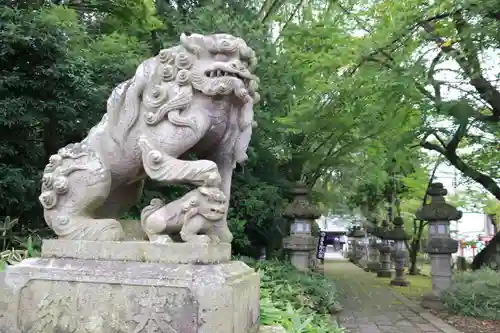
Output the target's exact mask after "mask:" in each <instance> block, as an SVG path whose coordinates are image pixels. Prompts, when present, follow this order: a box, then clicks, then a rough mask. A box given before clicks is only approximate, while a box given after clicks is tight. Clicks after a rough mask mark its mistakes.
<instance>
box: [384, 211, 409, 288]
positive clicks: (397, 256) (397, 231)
mask: <svg viewBox="0 0 500 333" xmlns="http://www.w3.org/2000/svg"><path fill="white" fill-rule="evenodd" d="M393 224H394V229H392V230H391V231H390V232H389V235H388V238H390V239H391V240H393V241H394V242H395V245H394V266H395V271H396V275H395V276H394V279H392V280H391V285H393V286H400V287H406V286H408V285H410V282H409V281H408V280H406V278H405V253H406V252H405V245H404V241H405V240H407V239H408V235H406V232H405V231H404V221H403V218H402V217H400V216H397V217H396V218H394V221H393Z"/></svg>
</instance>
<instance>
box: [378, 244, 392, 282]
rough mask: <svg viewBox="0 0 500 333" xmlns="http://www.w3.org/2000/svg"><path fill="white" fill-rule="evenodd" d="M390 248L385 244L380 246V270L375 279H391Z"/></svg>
mask: <svg viewBox="0 0 500 333" xmlns="http://www.w3.org/2000/svg"><path fill="white" fill-rule="evenodd" d="M391 250H392V248H391V246H390V245H389V243H387V242H385V244H382V245H381V246H380V249H379V251H380V269H379V270H378V271H377V277H384V278H390V277H392V270H391Z"/></svg>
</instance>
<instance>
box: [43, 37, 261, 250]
mask: <svg viewBox="0 0 500 333" xmlns="http://www.w3.org/2000/svg"><path fill="white" fill-rule="evenodd" d="M256 63H257V60H256V56H255V52H254V51H253V50H252V49H251V48H250V47H249V46H247V44H246V43H245V41H244V40H243V39H241V38H237V37H234V36H232V35H228V34H214V35H208V36H203V35H199V34H192V35H190V36H186V35H185V34H182V35H181V37H180V45H177V46H174V47H171V48H169V49H164V50H161V51H160V53H159V54H158V55H157V56H155V57H153V58H150V59H147V60H145V61H144V62H143V63H141V64H140V65H139V66H138V68H137V70H136V72H135V75H134V76H133V77H132V78H131V79H129V80H127V81H125V82H123V83H121V84H119V85H118V86H117V87H116V88H115V89H114V90H113V92H112V93H111V96H110V97H109V99H108V102H107V112H106V114H105V115H104V116H103V117H102V119H101V121H100V122H99V123H98V124H97V125H95V126H94V127H93V128H91V129H90V131H89V133H88V135H87V137H86V138H85V139H83V140H82V141H81V142H79V143H74V144H69V145H67V146H65V147H63V148H61V149H60V150H59V151H58V152H57V153H56V154H54V155H52V156H51V157H50V160H49V163H48V164H47V166H46V167H45V170H44V173H43V179H42V193H41V195H40V197H39V200H40V202H41V204H42V206H43V208H44V217H45V221H46V222H47V224H48V225H49V226H50V227H51V228H52V229H53V230H54V232H55V233H56V234H57V235H58V237H59V238H62V239H74V240H77V239H78V240H94V241H96V240H99V241H116V240H121V239H123V236H124V233H123V229H122V227H121V224H120V222H119V219H120V217H121V216H122V215H123V214H124V213H125V212H127V211H128V209H129V208H130V207H131V206H133V205H134V204H135V203H136V202H137V201H138V199H139V198H140V196H141V195H142V190H143V185H144V180H145V178H146V177H149V178H151V179H152V180H154V181H157V182H159V183H161V184H164V185H171V184H179V183H184V184H192V185H195V186H198V187H200V188H199V189H195V190H193V191H192V192H190V193H191V194H189V193H188V194H187V196H186V197H184V198H183V199H180V201H179V202H174V203H173V204H172V205H170V206H169V205H167V206H169V207H173V208H172V212H169V213H168V214H167V213H165V212H164V211H165V209H167V208H165V209H161V210H160V211H163V212H164V213H162V214H160V215H163V216H164V217H165V221H164V223H165V225H164V227H165V230H163V231H167V232H168V231H169V228H170V226H171V224H172V223H173V220H171V218H172V216H173V215H175V214H177V215H178V216H180V218H181V219H182V221H183V222H187V221H188V220H192V219H194V220H197V219H203V220H206V221H208V220H211V222H212V223H210V224H207V223H205V222H206V221H205V222H204V223H203V225H204V226H205V227H207V226H208V225H210V227H211V228H212V230H210V231H206V235H202V236H206V237H208V238H209V239H211V240H215V241H217V242H219V241H220V242H225V243H230V242H231V241H232V234H231V232H230V231H229V228H228V226H227V211H228V209H227V208H228V203H229V197H230V188H231V178H232V171H233V168H234V167H235V165H236V163H243V162H244V161H245V160H246V159H247V155H246V150H247V148H248V145H249V142H250V138H251V135H252V128H253V127H255V126H256V124H255V122H254V119H253V118H254V112H253V106H254V104H255V103H257V102H258V100H259V94H258V93H257V89H258V82H259V80H258V78H257V77H256V76H255V75H254V74H253V70H254V69H255V66H256ZM192 154H195V156H196V157H197V158H198V160H190V159H189V157H190V156H192ZM211 187H216V188H218V189H219V190H220V192H221V193H220V194H219V195H215V192H217V191H216V190H214V189H210V188H211ZM207 191H208V192H210V191H211V192H210V195H208V196H206V195H205V194H207V193H208V192H207ZM203 192H205V194H203ZM212 192H213V193H212ZM211 194H213V196H212V195H211ZM190 195H191V197H193V196H194V197H198V199H197V200H198V201H200V200H202V198H205V199H207V198H209V197H210V198H211V200H212V201H211V202H206V203H205V206H206V207H208V209H209V210H210V209H212V208H213V209H216V211H215V212H213V213H214V216H213V218H211V217H210V214H208V213H197V215H198V216H201V217H196V216H194V217H189V218H188V217H187V215H189V214H192V212H191V213H189V214H188V212H189V211H190V210H189V209H187V210H185V211H184V208H185V207H181V206H182V204H179V203H184V201H185V200H184V199H186V200H187V198H188V197H190ZM216 197H220V198H222V197H224V204H223V209H222V208H221V207H220V202H217V200H215V199H214V198H216ZM205 199H203V200H205ZM214 200H215V201H214ZM199 203H200V202H199ZM209 206H212V207H211V208H210V207H209ZM179 209H180V210H179ZM167 210H168V209H167ZM181 211H183V212H182V214H181ZM153 214H154V213H153ZM158 214H159V213H158ZM221 214H222V217H221V216H220V215H221ZM143 215H144V214H143ZM209 217H210V218H209ZM151 218H152V217H150V219H151ZM177 222H179V221H177ZM152 223H153V222H152V221H151V222H150V220H148V219H146V222H145V223H144V220H143V224H144V225H145V226H146V227H150V226H151V224H152ZM191 223H193V224H194V223H195V222H193V221H190V222H189V223H188V224H185V225H183V226H182V228H181V230H180V231H179V232H180V233H181V235H182V229H185V230H187V228H188V227H187V225H190V226H192V225H193V224H191ZM160 229H161V228H160ZM202 229H203V228H201V229H200V230H198V231H197V232H196V233H198V232H199V231H201V230H202ZM148 230H149V235H150V236H151V237H152V238H154V239H155V240H156V241H158V238H157V237H156V236H157V234H158V233H159V232H160V231H161V230H160V231H158V232H156V231H155V230H159V229H155V230H153V229H147V228H146V230H145V231H146V233H148ZM152 231H154V232H152ZM190 232H191V231H190ZM184 235H185V236H183V238H184V241H186V240H187V241H190V240H192V239H193V238H192V237H191V238H190V236H192V235H193V233H192V232H191V234H190V233H189V232H188V233H184ZM198 239H200V238H198ZM201 239H202V240H204V241H206V240H207V239H206V238H203V237H202V238H201Z"/></svg>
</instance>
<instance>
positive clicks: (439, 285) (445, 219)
mask: <svg viewBox="0 0 500 333" xmlns="http://www.w3.org/2000/svg"><path fill="white" fill-rule="evenodd" d="M427 193H428V194H429V195H430V196H431V203H430V204H427V205H424V206H423V207H422V209H420V210H418V211H417V213H416V216H417V218H419V219H421V220H425V221H428V222H429V227H428V229H429V242H428V244H427V248H426V249H425V252H427V253H428V254H429V255H430V257H431V274H432V292H431V293H429V294H427V295H424V297H423V300H422V303H421V305H422V307H426V308H431V309H435V310H441V309H442V308H443V304H442V302H441V299H440V295H441V292H442V291H443V290H445V289H447V288H448V287H449V286H450V284H451V275H452V271H451V254H452V253H455V252H457V250H458V242H457V241H456V240H454V239H452V238H451V237H450V221H453V220H455V221H456V220H459V219H460V218H462V212H461V211H459V210H457V209H456V208H455V207H453V206H452V205H449V204H447V203H446V201H445V199H444V196H445V195H446V194H447V190H446V189H445V188H444V187H443V184H441V183H434V184H432V185H431V186H430V187H429V189H428V191H427Z"/></svg>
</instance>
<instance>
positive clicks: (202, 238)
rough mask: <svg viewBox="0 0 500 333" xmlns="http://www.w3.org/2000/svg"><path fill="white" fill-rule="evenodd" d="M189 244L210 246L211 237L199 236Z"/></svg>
mask: <svg viewBox="0 0 500 333" xmlns="http://www.w3.org/2000/svg"><path fill="white" fill-rule="evenodd" d="M188 243H197V244H209V243H210V237H208V236H207V235H197V236H195V237H193V238H191V239H190V240H189V242H188Z"/></svg>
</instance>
